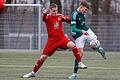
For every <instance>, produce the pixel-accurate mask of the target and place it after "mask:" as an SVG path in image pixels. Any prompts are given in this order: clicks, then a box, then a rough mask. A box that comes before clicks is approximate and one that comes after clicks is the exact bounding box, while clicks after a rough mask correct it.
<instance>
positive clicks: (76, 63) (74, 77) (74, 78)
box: [69, 59, 78, 80]
mask: <svg viewBox="0 0 120 80" xmlns="http://www.w3.org/2000/svg"><path fill="white" fill-rule="evenodd" d="M77 72H78V62H77V60H76V59H75V62H74V71H73V74H72V75H71V76H69V79H70V80H76V79H77Z"/></svg>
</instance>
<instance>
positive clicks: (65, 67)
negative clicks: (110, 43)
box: [0, 65, 120, 70]
mask: <svg viewBox="0 0 120 80" xmlns="http://www.w3.org/2000/svg"><path fill="white" fill-rule="evenodd" d="M1 67H3V68H8V67H10V68H11V67H18V68H28V67H33V66H31V65H0V68H1ZM42 67H43V68H58V69H60V68H63V69H72V68H73V67H72V66H42ZM88 69H104V70H105V69H106V70H120V68H118V67H116V68H115V67H114V68H113V67H88Z"/></svg>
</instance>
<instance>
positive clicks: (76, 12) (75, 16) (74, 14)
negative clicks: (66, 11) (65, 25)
mask: <svg viewBox="0 0 120 80" xmlns="http://www.w3.org/2000/svg"><path fill="white" fill-rule="evenodd" d="M77 15H78V11H77V10H74V11H72V13H71V18H73V19H76V18H77Z"/></svg>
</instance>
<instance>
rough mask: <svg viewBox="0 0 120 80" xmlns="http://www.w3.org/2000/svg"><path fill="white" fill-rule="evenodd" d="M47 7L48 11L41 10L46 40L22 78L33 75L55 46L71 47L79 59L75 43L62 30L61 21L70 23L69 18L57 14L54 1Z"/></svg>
mask: <svg viewBox="0 0 120 80" xmlns="http://www.w3.org/2000/svg"><path fill="white" fill-rule="evenodd" d="M49 9H50V10H49V13H47V11H46V10H43V21H44V22H45V23H46V28H47V32H48V40H47V42H46V45H45V47H44V49H43V51H42V54H41V56H40V57H39V59H38V61H37V62H36V64H35V66H34V68H33V70H32V72H30V73H28V74H26V75H23V78H29V77H35V73H36V72H37V71H38V69H39V68H40V67H41V66H42V64H43V62H44V61H45V60H46V59H47V58H48V57H49V56H51V55H53V54H54V52H55V51H56V49H57V48H71V49H72V51H73V54H74V56H75V58H76V60H77V61H78V63H79V62H80V61H81V57H80V53H79V51H78V49H77V48H76V46H75V44H74V43H73V42H72V41H71V40H70V39H68V38H67V37H66V36H64V33H63V30H62V22H63V21H64V22H67V23H70V22H71V20H70V18H69V17H67V16H64V15H63V14H59V13H58V6H57V5H56V4H54V3H52V4H51V5H50V8H49Z"/></svg>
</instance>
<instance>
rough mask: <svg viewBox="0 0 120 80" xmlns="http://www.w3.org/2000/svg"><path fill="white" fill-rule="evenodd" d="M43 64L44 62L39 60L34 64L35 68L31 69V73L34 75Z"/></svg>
mask: <svg viewBox="0 0 120 80" xmlns="http://www.w3.org/2000/svg"><path fill="white" fill-rule="evenodd" d="M43 62H44V61H41V60H39V59H38V61H37V63H36V64H35V66H34V68H33V72H35V73H36V72H37V71H38V69H39V68H40V67H41V66H42V64H43Z"/></svg>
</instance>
